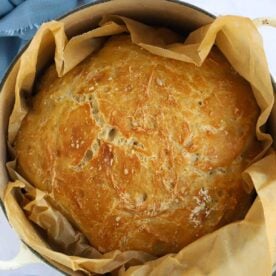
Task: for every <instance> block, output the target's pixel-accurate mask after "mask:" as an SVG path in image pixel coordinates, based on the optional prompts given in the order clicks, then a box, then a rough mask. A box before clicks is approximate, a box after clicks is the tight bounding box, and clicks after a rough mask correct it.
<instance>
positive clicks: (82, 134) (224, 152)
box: [16, 35, 260, 256]
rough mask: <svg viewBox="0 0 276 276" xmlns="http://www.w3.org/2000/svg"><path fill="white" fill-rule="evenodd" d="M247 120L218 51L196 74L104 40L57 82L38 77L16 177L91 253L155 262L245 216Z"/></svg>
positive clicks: (252, 111) (246, 94) (250, 141)
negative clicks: (45, 198) (142, 256)
mask: <svg viewBox="0 0 276 276" xmlns="http://www.w3.org/2000/svg"><path fill="white" fill-rule="evenodd" d="M258 114H259V110H258V107H257V104H256V102H255V99H254V97H253V94H252V91H251V88H250V85H249V84H248V83H247V82H246V81H245V80H244V79H242V78H241V77H240V76H239V75H238V74H237V73H236V72H235V71H234V70H233V69H232V67H231V66H230V65H229V63H228V62H227V60H226V59H225V58H224V57H223V55H222V54H221V53H220V52H219V50H218V49H216V48H213V49H212V51H211V53H210V54H209V56H208V58H207V60H206V61H205V62H204V64H203V65H202V66H201V67H196V66H194V65H193V64H188V63H184V62H181V61H176V60H172V59H166V58H163V57H160V56H155V55H152V54H151V53H149V52H147V51H145V50H143V49H141V48H140V47H138V46H137V45H134V44H132V43H131V41H130V38H129V36H128V35H119V36H114V37H112V38H111V39H110V40H109V41H108V42H107V43H106V44H105V46H104V47H103V48H102V49H101V50H100V51H99V52H98V53H96V54H94V55H92V56H90V57H89V58H87V59H86V60H85V61H84V62H83V63H81V64H80V65H78V66H77V67H76V68H74V69H73V70H72V71H71V72H69V73H68V74H67V75H65V76H64V77H62V78H57V76H56V73H55V68H54V66H51V67H50V68H49V69H48V70H47V71H46V73H45V74H44V76H43V77H42V79H41V83H40V85H39V87H38V88H37V95H36V96H35V97H34V98H33V101H32V107H31V108H30V112H29V113H28V115H27V116H26V117H25V119H24V121H23V123H22V125H21V128H20V131H19V133H18V135H17V138H16V153H17V160H18V162H17V164H18V165H17V169H18V171H19V172H20V173H21V174H22V175H23V176H24V177H26V179H27V180H28V181H30V182H31V183H32V184H33V185H35V186H36V187H38V188H40V189H42V190H44V191H48V192H49V194H51V196H52V197H53V198H54V199H55V202H56V203H57V204H58V205H59V206H60V208H61V209H62V210H63V211H64V212H65V213H66V215H67V216H68V217H69V218H70V219H71V221H72V222H73V223H74V224H75V225H76V226H77V227H78V228H79V229H80V230H81V231H82V232H83V233H84V234H85V235H86V236H87V238H88V239H89V241H90V242H91V244H92V245H93V246H95V247H96V248H97V249H98V250H100V251H101V252H108V251H111V250H114V249H120V250H128V249H131V250H143V251H146V252H149V253H151V254H154V255H157V256H160V255H163V254H166V253H169V252H177V251H178V250H180V249H181V248H183V247H184V246H185V245H187V244H189V243H190V242H192V241H194V240H195V239H197V238H198V237H200V236H202V235H204V234H206V233H209V232H211V231H214V230H215V229H217V228H218V227H220V226H222V225H224V224H226V223H229V222H231V221H233V220H236V219H239V218H240V217H242V216H243V215H244V213H245V211H246V210H247V209H248V207H249V205H250V200H251V195H250V194H247V193H246V192H245V191H244V189H243V183H242V180H241V172H242V171H243V170H244V169H245V168H246V167H247V166H248V164H249V163H250V161H251V160H252V159H253V157H254V156H255V155H256V154H257V153H258V151H259V150H260V145H259V143H258V142H257V141H256V139H255V125H256V120H257V117H258Z"/></svg>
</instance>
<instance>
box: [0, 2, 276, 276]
mask: <svg viewBox="0 0 276 276" xmlns="http://www.w3.org/2000/svg"><path fill="white" fill-rule="evenodd" d="M185 2H187V3H190V4H193V5H195V6H198V7H200V8H202V9H205V10H206V11H209V12H210V13H213V14H215V15H228V14H233V15H242V16H247V17H250V18H257V17H275V18H276V1H275V0H262V1H260V0H242V1H241V0H208V1H207V0H195V1H189V0H187V1H185ZM260 31H261V33H262V35H263V40H264V48H265V51H266V54H267V59H268V63H269V67H270V71H271V74H272V76H274V77H276V54H275V49H276V28H275V29H273V28H271V27H262V28H261V29H260ZM18 250H19V241H18V237H17V235H16V234H15V233H14V231H13V230H12V229H11V227H10V226H9V224H8V223H7V221H6V218H5V216H4V214H3V212H2V210H1V208H0V260H9V259H11V258H13V257H14V256H15V255H16V253H17V252H18ZM1 275H5V276H15V275H16V276H18V275H43V276H48V275H49V276H50V275H51V276H58V275H62V274H61V273H59V272H58V271H56V270H54V269H53V268H52V267H50V266H48V265H46V264H32V265H26V266H24V267H23V268H20V269H16V270H9V271H1V270H0V276H1Z"/></svg>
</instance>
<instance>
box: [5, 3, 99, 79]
mask: <svg viewBox="0 0 276 276" xmlns="http://www.w3.org/2000/svg"><path fill="white" fill-rule="evenodd" d="M94 1H95V0H0V81H1V80H2V78H3V76H4V74H5V72H6V70H7V69H8V67H9V65H10V64H11V62H12V60H13V58H14V57H15V56H16V54H17V53H18V51H19V50H20V49H21V48H22V47H23V46H24V45H25V44H26V43H27V42H28V41H29V40H30V39H31V38H32V36H33V35H34V34H35V32H36V30H37V28H38V27H39V26H40V25H41V24H42V23H43V22H46V21H49V20H52V19H55V18H57V17H60V16H62V15H64V14H66V13H67V12H69V11H71V10H73V9H75V8H77V7H79V6H81V5H84V4H88V3H91V2H94Z"/></svg>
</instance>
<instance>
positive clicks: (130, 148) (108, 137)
mask: <svg viewBox="0 0 276 276" xmlns="http://www.w3.org/2000/svg"><path fill="white" fill-rule="evenodd" d="M73 100H74V101H77V103H78V104H85V103H89V105H90V115H91V118H92V119H94V120H95V122H96V124H97V126H98V127H99V128H100V130H99V131H98V133H97V135H96V138H95V139H94V140H93V142H92V144H91V146H90V147H89V148H88V149H87V150H86V152H85V153H84V155H83V158H82V160H81V161H80V163H79V164H77V165H75V166H72V168H73V169H75V170H77V171H79V170H82V169H83V168H84V167H85V166H86V165H87V164H88V163H89V161H90V160H91V159H93V157H94V156H96V155H97V154H98V152H99V149H100V145H101V142H102V141H103V142H107V143H108V144H111V145H113V146H116V147H124V148H126V149H127V152H128V153H129V154H135V155H136V156H137V158H138V159H139V160H140V162H141V164H143V165H144V166H147V164H148V162H149V161H150V160H154V159H156V157H154V156H146V155H145V154H143V152H141V151H142V150H143V148H144V145H143V144H142V143H141V142H140V141H138V139H137V138H136V137H134V136H132V137H130V138H126V137H125V136H124V135H123V134H122V133H121V131H120V130H119V129H118V128H116V127H115V126H113V125H111V124H108V123H107V122H106V120H105V118H104V116H103V114H102V113H101V112H100V109H99V103H98V100H97V96H96V92H94V93H93V94H88V95H81V96H80V97H77V96H75V97H73ZM137 150H139V152H138V151H137Z"/></svg>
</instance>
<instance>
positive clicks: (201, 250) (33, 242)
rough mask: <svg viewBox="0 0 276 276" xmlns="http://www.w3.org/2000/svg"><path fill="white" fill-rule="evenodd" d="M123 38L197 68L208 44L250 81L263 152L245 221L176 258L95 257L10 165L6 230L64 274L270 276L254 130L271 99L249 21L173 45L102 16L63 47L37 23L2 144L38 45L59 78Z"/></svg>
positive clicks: (268, 206)
mask: <svg viewBox="0 0 276 276" xmlns="http://www.w3.org/2000/svg"><path fill="white" fill-rule="evenodd" d="M123 32H129V33H130V35H131V38H132V41H133V43H136V44H138V45H139V46H141V47H143V48H144V49H146V50H148V51H150V52H152V53H153V54H156V55H160V56H164V57H168V58H172V59H177V60H181V61H183V62H190V63H194V64H196V65H197V66H200V65H201V64H202V63H203V62H204V59H205V58H206V56H207V55H208V53H209V51H210V49H211V48H212V46H213V44H214V43H215V44H216V45H217V46H218V47H219V48H220V50H221V51H222V52H223V53H224V55H225V56H226V58H227V59H228V60H229V62H230V63H231V64H232V66H233V67H234V68H235V69H236V71H237V72H238V73H239V74H240V75H241V76H243V77H244V78H245V79H246V80H248V82H250V84H251V86H252V89H253V92H254V95H255V97H256V100H257V103H258V105H259V107H260V110H261V114H260V116H259V118H258V122H257V125H256V135H257V138H258V139H259V140H261V141H262V144H263V151H262V153H261V154H260V155H259V156H258V157H257V159H258V160H259V161H258V162H256V163H255V164H253V165H252V166H251V167H250V168H248V169H247V170H246V172H245V173H244V179H245V181H246V183H247V184H248V185H249V186H252V185H254V187H255V189H256V191H257V194H258V196H257V198H256V200H255V202H254V203H253V205H252V207H251V208H250V210H249V212H248V214H247V215H246V217H245V218H244V220H242V221H239V222H235V223H232V224H229V225H227V226H225V227H223V228H221V229H219V230H217V231H215V232H213V233H211V234H209V235H206V236H204V237H202V238H201V239H199V240H197V241H195V242H193V243H192V244H190V245H188V246H187V247H185V248H183V249H182V250H181V251H180V252H179V253H177V254H168V255H166V256H163V257H162V258H159V259H155V258H154V257H153V256H150V255H149V254H146V253H143V252H138V251H126V252H120V251H118V250H116V251H113V252H109V253H107V254H104V255H102V254H100V253H99V252H98V251H97V250H96V249H95V248H93V247H92V246H90V245H89V244H88V242H87V240H86V238H85V237H84V235H83V234H82V233H80V232H79V231H77V230H76V229H75V228H74V227H73V226H72V225H71V224H70V223H69V222H68V221H67V219H66V218H65V217H64V216H63V215H62V213H61V212H59V211H58V209H57V208H56V206H55V202H54V201H53V200H52V198H51V197H50V196H49V195H47V194H46V193H45V192H43V191H41V190H39V189H36V188H35V187H33V186H32V185H31V184H29V183H27V182H26V181H25V180H24V179H23V178H22V177H21V176H20V175H19V174H18V173H17V172H16V171H15V170H14V168H15V164H16V163H15V161H12V162H9V163H8V164H7V167H8V169H9V173H10V177H11V179H12V181H11V182H10V183H9V184H8V186H7V188H6V190H5V195H4V204H5V207H6V211H7V215H8V218H9V221H10V223H11V224H12V225H13V227H14V228H15V230H16V231H17V232H18V233H19V235H20V236H21V238H22V239H23V240H24V241H25V242H26V243H27V244H29V245H30V246H31V247H32V248H33V249H34V250H36V251H37V252H39V253H40V254H41V255H42V256H44V257H46V258H47V259H49V260H52V261H54V262H55V263H58V264H61V265H63V266H65V267H67V268H68V269H70V270H71V271H76V270H79V271H82V272H84V273H105V272H111V271H114V270H115V272H116V273H119V274H120V275H146V274H149V273H151V275H170V274H173V275H206V274H208V275H222V274H223V275H271V271H272V264H273V262H274V260H275V253H276V250H275V247H276V219H275V216H276V154H275V153H274V152H273V151H272V150H271V149H270V150H269V148H270V146H271V144H272V138H271V136H270V135H269V134H266V133H263V132H262V131H261V129H260V128H261V126H263V125H264V124H265V123H266V121H267V119H268V117H269V114H270V112H271V109H272V106H273V101H274V97H273V89H272V85H271V80H270V75H269V70H268V66H267V62H266V58H265V54H264V50H263V46H262V40H261V37H260V34H259V33H258V31H257V29H256V27H255V25H254V23H253V22H252V21H251V20H250V19H247V18H243V17H236V16H223V17H219V18H217V19H216V20H215V21H214V22H213V23H212V24H209V25H207V26H204V27H201V28H200V29H198V30H196V31H194V32H192V33H191V34H190V35H189V36H188V38H187V39H186V40H185V42H179V36H178V35H176V34H174V33H173V32H171V31H169V30H165V29H156V28H152V27H149V26H146V25H144V24H142V23H139V22H136V21H134V20H132V19H129V18H125V17H119V16H109V17H105V18H103V20H102V21H101V23H100V26H99V27H98V28H96V29H94V30H92V31H89V32H87V33H84V34H81V35H79V36H75V37H73V38H71V39H70V40H69V41H68V39H67V37H66V35H65V32H64V26H63V23H61V22H56V21H52V22H49V23H46V24H43V25H42V26H41V28H40V29H39V31H38V32H37V34H36V35H35V37H34V38H33V40H32V42H31V43H30V45H29V46H28V48H27V49H26V51H25V52H24V54H23V55H22V56H21V58H20V65H19V69H18V72H17V76H16V84H15V87H14V91H15V103H14V109H13V112H12V114H11V116H10V121H9V128H8V143H9V145H10V146H11V145H12V143H13V141H14V138H15V136H16V133H17V131H18V129H19V127H20V124H21V122H22V119H23V118H24V116H25V115H26V113H27V112H28V109H27V105H26V104H25V102H24V99H25V96H26V94H27V95H29V94H30V93H31V91H32V86H33V83H34V79H35V74H36V70H37V60H38V58H40V57H41V52H40V47H41V45H42V44H43V43H49V45H50V44H51V46H52V47H53V46H55V55H54V58H55V64H56V69H57V72H58V75H59V76H62V75H64V74H66V72H68V71H69V70H70V69H72V68H73V67H74V66H76V65H77V64H78V63H79V62H81V61H82V60H83V59H84V58H85V57H87V56H88V55H89V54H91V53H92V52H93V51H95V50H96V49H98V48H99V47H100V46H101V43H102V38H103V37H105V36H109V35H115V34H119V33H123ZM34 142H35V141H34ZM264 156H265V157H264ZM261 158H263V159H261ZM22 189H24V193H23V192H22ZM31 221H32V222H35V223H32V222H31ZM37 225H39V227H38V226H37ZM42 229H44V230H42ZM256 262H257V263H256Z"/></svg>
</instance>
